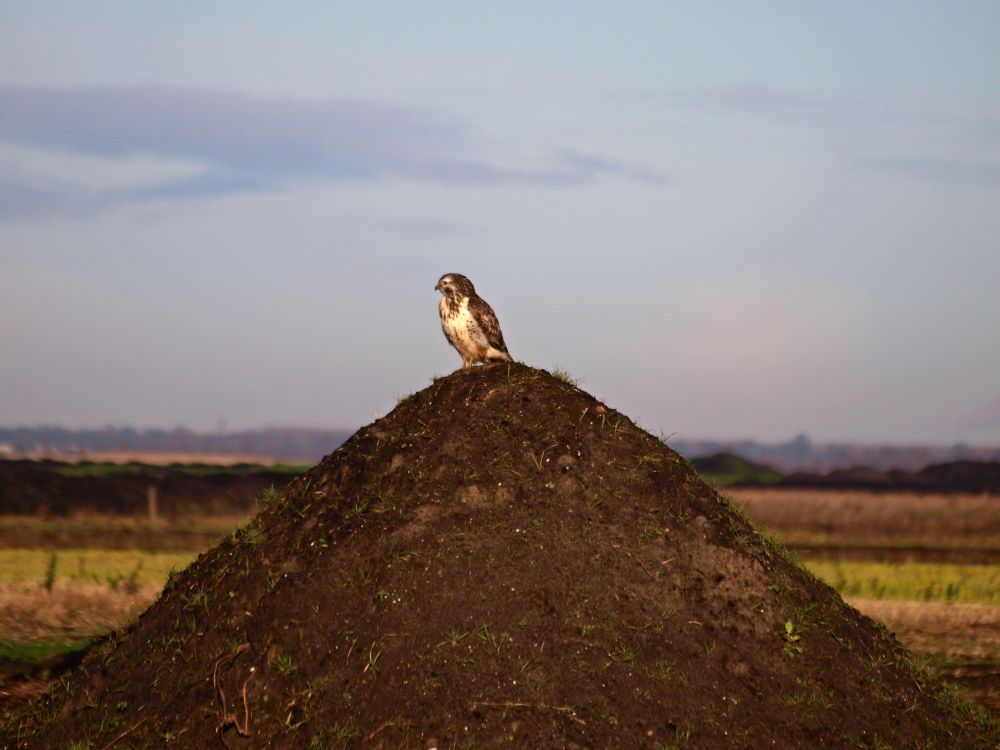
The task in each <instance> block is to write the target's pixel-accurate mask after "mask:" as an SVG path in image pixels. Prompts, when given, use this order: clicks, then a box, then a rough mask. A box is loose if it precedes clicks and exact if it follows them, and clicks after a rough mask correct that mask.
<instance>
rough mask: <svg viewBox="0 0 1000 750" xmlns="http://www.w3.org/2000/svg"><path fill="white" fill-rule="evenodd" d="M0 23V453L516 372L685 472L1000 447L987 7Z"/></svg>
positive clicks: (993, 53)
mask: <svg viewBox="0 0 1000 750" xmlns="http://www.w3.org/2000/svg"><path fill="white" fill-rule="evenodd" d="M625 5H626V7H616V6H615V5H613V4H610V3H573V4H567V3H544V2H542V3H538V2H536V3H530V4H529V3H511V4H502V5H496V4H494V5H492V6H491V7H489V8H487V7H486V5H485V4H464V5H463V6H462V7H455V6H456V4H447V3H419V4H417V3H410V4H403V3H395V4H393V3H389V4H372V3H308V2H301V3H290V4H285V6H287V7H284V6H280V5H279V4H277V3H248V2H240V3H236V2H233V3H212V4H207V5H206V4H195V3H186V2H172V3H153V2H151V3H143V4H136V3H127V2H104V3H101V2H94V3H86V4H81V3H76V2H73V3H70V2H65V3H57V2H37V3H14V2H0V341H2V343H3V349H4V356H3V357H2V358H0V389H2V392H3V398H2V399H0V423H3V424H9V425H12V424H24V425H32V424H40V423H62V424H67V425H70V426H94V425H101V424H107V423H114V424H132V425H137V426H168V427H169V426H173V425H187V426H191V427H195V428H201V429H206V428H213V427H214V426H215V425H216V424H217V422H218V420H219V419H220V418H224V419H225V420H226V423H227V424H228V425H229V426H230V427H234V428H235V427H253V426H261V425H267V424H282V425H287V424H294V425H299V424H301V425H354V424H361V423H364V422H367V421H369V420H370V419H371V418H372V417H373V416H374V415H375V414H379V413H385V412H386V411H388V410H389V409H391V408H392V406H393V403H394V401H395V398H396V397H397V396H400V395H403V394H405V393H409V392H411V391H414V390H417V389H419V388H422V387H424V386H425V385H427V384H428V383H429V381H430V378H431V377H432V376H434V375H440V374H444V373H447V372H449V371H450V370H451V369H453V368H454V367H455V366H456V365H457V364H458V362H459V359H458V356H457V355H456V354H455V353H454V352H453V351H452V350H451V349H450V348H449V347H448V345H447V344H446V342H445V340H444V338H443V337H442V335H441V332H440V329H439V326H438V322H437V319H436V304H437V295H436V292H434V291H433V286H434V283H435V282H436V280H437V278H438V276H440V275H441V274H442V273H445V272H453V271H458V272H461V273H465V274H466V275H468V276H470V277H471V278H472V279H473V281H474V282H475V283H476V285H477V288H478V289H479V291H480V292H481V293H482V294H483V296H484V297H486V299H487V300H489V301H490V302H491V303H492V304H493V306H494V308H495V309H496V310H497V313H498V315H499V317H500V321H501V323H502V324H503V327H504V332H505V335H506V338H507V341H508V344H509V346H510V349H511V352H512V353H513V354H514V356H515V357H516V358H518V359H521V360H523V361H525V362H527V363H529V364H532V365H535V366H539V367H545V368H548V369H551V368H553V367H555V366H557V365H558V366H561V367H564V368H566V369H568V370H569V371H570V372H571V373H573V374H574V375H575V376H577V377H579V378H581V379H582V381H583V383H582V385H583V387H584V388H586V389H588V390H590V391H591V392H593V393H594V394H595V395H598V396H599V397H602V398H605V399H607V400H608V401H609V402H610V403H611V404H612V405H614V406H616V407H618V408H620V409H622V410H623V411H625V412H626V413H628V414H629V415H630V416H632V417H634V418H636V419H637V420H638V421H639V422H640V423H642V424H643V425H645V426H646V427H648V428H650V429H653V430H655V431H662V432H663V433H665V434H677V435H679V436H683V437H686V438H697V437H706V436H713V437H757V438H762V439H782V438H786V437H790V436H791V435H792V434H794V433H796V432H798V431H800V430H804V431H806V432H808V433H809V434H810V435H811V436H813V437H814V438H818V439H831V440H841V439H843V440H859V441H870V442H875V441H898V442H936V443H937V442H945V443H947V442H953V441H956V440H965V441H968V442H973V443H997V442H1000V377H998V373H1000V345H997V343H996V342H997V341H998V340H1000V294H998V289H1000V247H998V239H1000V46H998V45H997V44H996V39H997V35H998V33H1000V5H998V4H996V3H994V2H981V3H977V2H965V3H962V4H960V5H952V6H946V5H944V4H941V3H931V2H926V3H924V2H881V3H861V2H846V3H837V4H832V3H819V2H801V3H778V2H759V3H737V2H732V3H711V2H698V3H695V2H692V3H652V2H650V3H629V4H625Z"/></svg>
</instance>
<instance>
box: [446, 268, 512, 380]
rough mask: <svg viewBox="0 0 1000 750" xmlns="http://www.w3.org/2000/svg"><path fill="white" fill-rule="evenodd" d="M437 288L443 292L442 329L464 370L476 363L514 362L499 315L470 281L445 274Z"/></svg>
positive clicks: (457, 275)
mask: <svg viewBox="0 0 1000 750" xmlns="http://www.w3.org/2000/svg"><path fill="white" fill-rule="evenodd" d="M434 288H435V289H437V290H438V291H439V292H441V301H440V302H439V303H438V312H439V313H440V314H441V330H442V331H444V335H445V338H447V339H448V341H449V342H450V343H451V345H452V346H453V347H455V349H456V350H457V351H458V353H459V354H460V355H461V356H462V367H463V368H465V367H471V366H472V365H473V363H475V362H488V361H493V360H499V361H505V362H511V361H513V360H512V359H511V356H510V354H508V353H507V345H506V344H505V343H504V342H503V334H502V333H501V332H500V323H499V321H497V316H496V313H494V312H493V308H492V307H490V306H489V304H488V303H487V302H486V300H484V299H483V298H482V297H480V296H479V295H478V294H476V288H475V287H474V286H472V282H471V281H469V280H468V279H467V278H466V277H465V276H463V275H462V274H460V273H446V274H445V275H444V276H442V277H441V278H440V279H438V283H437V286H435V287H434Z"/></svg>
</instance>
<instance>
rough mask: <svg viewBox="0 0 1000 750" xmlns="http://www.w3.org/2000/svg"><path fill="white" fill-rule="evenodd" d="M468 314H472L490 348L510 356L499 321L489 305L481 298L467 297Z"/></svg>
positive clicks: (476, 296) (475, 296)
mask: <svg viewBox="0 0 1000 750" xmlns="http://www.w3.org/2000/svg"><path fill="white" fill-rule="evenodd" d="M469 312H470V313H472V317H474V318H475V319H476V322H477V323H478V324H479V327H480V328H482V329H483V333H485V334H486V340H487V341H488V342H489V344H490V346H492V347H493V348H494V349H499V350H500V351H502V352H503V353H504V354H510V352H508V351H507V345H506V344H505V343H504V342H503V334H502V333H501V332H500V321H498V320H497V316H496V313H495V312H493V308H492V307H490V305H489V303H488V302H487V301H486V300H484V299H483V298H482V297H480V296H478V295H473V296H471V297H469Z"/></svg>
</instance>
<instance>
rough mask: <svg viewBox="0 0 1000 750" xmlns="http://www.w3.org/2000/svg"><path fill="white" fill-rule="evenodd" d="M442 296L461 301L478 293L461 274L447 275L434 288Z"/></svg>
mask: <svg viewBox="0 0 1000 750" xmlns="http://www.w3.org/2000/svg"><path fill="white" fill-rule="evenodd" d="M434 288H435V289H437V290H438V291H439V292H441V294H443V295H444V296H445V297H448V298H449V299H453V300H460V299H462V298H463V297H471V296H472V295H473V294H475V293H476V288H475V287H474V286H472V282H471V281H469V279H468V278H466V277H465V276H463V275H462V274H460V273H446V274H445V275H444V276H442V277H441V278H440V279H438V283H437V284H436V285H435V286H434Z"/></svg>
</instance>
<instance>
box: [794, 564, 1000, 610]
mask: <svg viewBox="0 0 1000 750" xmlns="http://www.w3.org/2000/svg"><path fill="white" fill-rule="evenodd" d="M804 564H805V566H806V567H807V568H808V569H809V570H810V571H812V572H813V573H814V574H815V575H816V576H818V577H819V578H821V579H823V580H824V581H826V583H828V584H830V585H831V586H833V588H835V589H836V590H837V592H838V593H839V594H840V595H841V596H845V597H857V598H861V599H894V600H903V601H918V602H962V603H968V604H972V603H976V604H997V605H1000V566H998V565H954V564H949V563H882V562H847V561H843V562H841V561H830V560H806V561H804Z"/></svg>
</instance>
